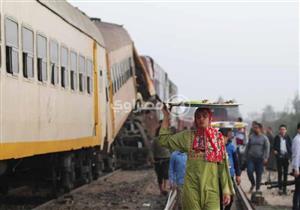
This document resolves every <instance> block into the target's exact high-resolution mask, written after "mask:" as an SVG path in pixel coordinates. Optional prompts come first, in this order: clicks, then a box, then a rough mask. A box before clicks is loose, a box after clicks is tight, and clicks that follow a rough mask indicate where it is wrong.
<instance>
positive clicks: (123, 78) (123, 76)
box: [121, 61, 126, 85]
mask: <svg viewBox="0 0 300 210" xmlns="http://www.w3.org/2000/svg"><path fill="white" fill-rule="evenodd" d="M121 69H122V71H121V78H122V84H123V85H125V83H126V80H125V69H126V67H125V64H124V61H122V68H121Z"/></svg>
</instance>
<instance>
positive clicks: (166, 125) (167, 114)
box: [161, 104, 170, 128]
mask: <svg viewBox="0 0 300 210" xmlns="http://www.w3.org/2000/svg"><path fill="white" fill-rule="evenodd" d="M162 112H163V114H164V119H163V121H162V124H161V127H162V128H169V127H170V112H169V110H168V107H167V106H166V105H165V104H164V107H163V109H162Z"/></svg>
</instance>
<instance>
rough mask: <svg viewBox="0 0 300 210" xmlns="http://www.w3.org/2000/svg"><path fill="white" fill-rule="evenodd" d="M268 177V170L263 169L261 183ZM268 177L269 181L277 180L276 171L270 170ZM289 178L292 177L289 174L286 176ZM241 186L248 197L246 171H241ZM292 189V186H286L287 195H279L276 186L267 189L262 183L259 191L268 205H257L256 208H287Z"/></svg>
mask: <svg viewBox="0 0 300 210" xmlns="http://www.w3.org/2000/svg"><path fill="white" fill-rule="evenodd" d="M268 177H269V172H268V171H265V172H264V174H263V178H262V183H264V182H266V181H267V180H268ZM270 179H271V181H277V172H271V173H270ZM288 179H289V180H292V179H293V178H292V177H291V176H289V177H288ZM241 186H242V188H243V190H244V191H245V192H246V195H247V196H248V198H249V199H250V197H251V193H249V189H250V186H251V184H250V181H249V179H248V176H247V173H246V171H243V174H242V182H241ZM292 190H294V186H288V187H287V195H279V193H278V188H273V189H267V186H265V185H262V186H261V191H262V193H263V196H264V198H265V200H266V202H267V205H268V207H264V206H261V207H260V206H257V207H256V209H257V210H261V209H263V210H269V209H270V210H271V209H272V210H277V209H278V210H279V209H280V210H287V209H291V208H292V201H293V193H292Z"/></svg>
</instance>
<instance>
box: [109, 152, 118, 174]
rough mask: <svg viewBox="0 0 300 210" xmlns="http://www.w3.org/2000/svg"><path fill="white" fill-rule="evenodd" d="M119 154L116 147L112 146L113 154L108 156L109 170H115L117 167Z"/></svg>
mask: <svg viewBox="0 0 300 210" xmlns="http://www.w3.org/2000/svg"><path fill="white" fill-rule="evenodd" d="M117 167H118V165H117V154H116V151H115V147H114V146H112V147H111V154H110V155H109V157H108V158H107V170H108V171H109V172H112V171H115V170H116V169H117Z"/></svg>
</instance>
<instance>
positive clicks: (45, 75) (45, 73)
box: [35, 31, 49, 84]
mask: <svg viewBox="0 0 300 210" xmlns="http://www.w3.org/2000/svg"><path fill="white" fill-rule="evenodd" d="M39 36H40V37H42V38H45V40H46V50H45V52H46V56H45V58H40V57H39V44H38V37H39ZM35 43H36V45H35V48H36V67H37V68H36V69H37V80H38V82H39V83H42V84H46V83H47V81H48V55H49V54H48V50H49V47H48V37H47V36H46V35H45V34H44V33H42V32H40V31H37V32H36V40H35ZM39 59H40V60H39ZM40 62H42V63H40ZM43 63H44V64H45V70H44V71H43V69H41V71H42V72H39V71H40V70H39V67H40V65H41V64H43ZM40 74H41V77H40Z"/></svg>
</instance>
